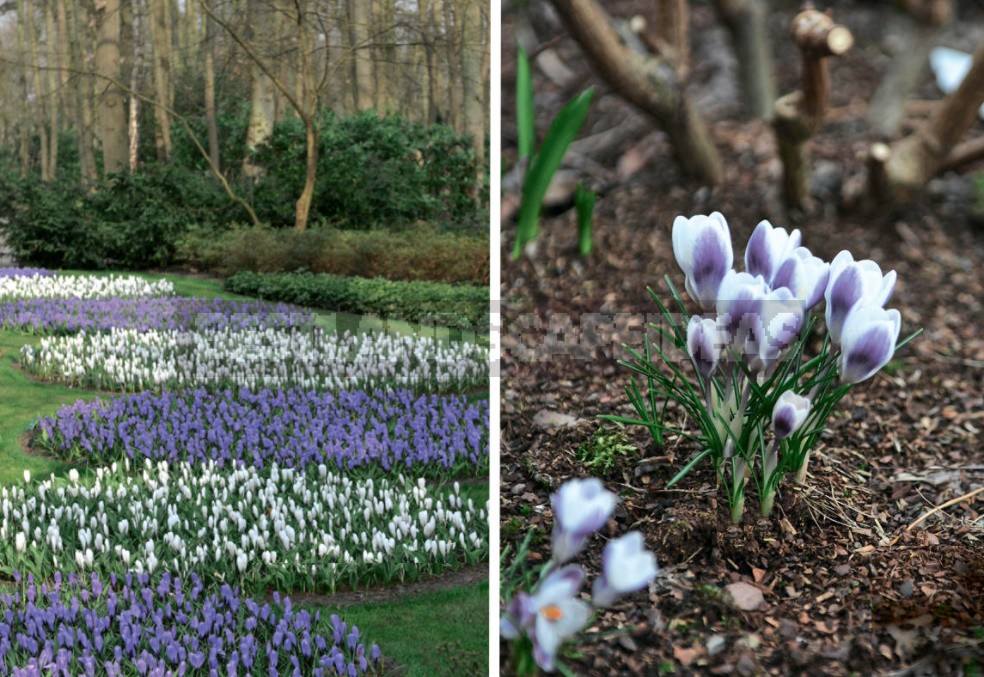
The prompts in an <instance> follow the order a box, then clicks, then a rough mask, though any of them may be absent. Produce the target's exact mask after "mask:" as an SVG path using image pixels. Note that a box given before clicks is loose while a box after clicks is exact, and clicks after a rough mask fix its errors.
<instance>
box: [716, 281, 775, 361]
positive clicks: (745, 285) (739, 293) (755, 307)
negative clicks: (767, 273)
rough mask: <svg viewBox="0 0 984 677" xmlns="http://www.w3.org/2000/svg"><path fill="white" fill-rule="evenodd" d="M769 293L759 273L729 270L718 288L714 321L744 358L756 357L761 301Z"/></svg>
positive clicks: (747, 359) (760, 319)
mask: <svg viewBox="0 0 984 677" xmlns="http://www.w3.org/2000/svg"><path fill="white" fill-rule="evenodd" d="M769 293H770V290H769V286H768V285H767V284H766V283H765V280H764V279H763V278H761V277H759V276H753V275H750V274H748V273H739V272H737V271H735V270H729V271H728V272H727V274H726V275H725V276H724V279H723V280H722V281H721V288H720V291H719V292H718V299H717V313H718V325H719V326H720V327H722V328H723V329H724V330H725V331H726V332H727V335H728V340H729V342H730V344H731V346H732V347H733V348H734V349H735V350H737V351H738V352H739V353H740V354H741V355H742V357H743V359H745V360H746V361H750V360H751V359H752V358H754V357H757V356H758V353H759V350H758V343H757V340H758V338H760V337H761V334H762V303H763V302H764V301H765V299H766V297H767V296H768V294H769Z"/></svg>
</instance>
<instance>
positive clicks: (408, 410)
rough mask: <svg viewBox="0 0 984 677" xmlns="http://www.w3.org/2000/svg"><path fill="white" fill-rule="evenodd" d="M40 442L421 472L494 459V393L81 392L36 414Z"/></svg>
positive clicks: (124, 452) (156, 454)
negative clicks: (49, 412) (91, 396)
mask: <svg viewBox="0 0 984 677" xmlns="http://www.w3.org/2000/svg"><path fill="white" fill-rule="evenodd" d="M37 430H38V434H37V435H36V436H35V443H36V444H37V445H38V446H40V447H41V448H43V449H45V450H46V451H48V452H50V453H52V454H54V455H56V456H60V457H62V458H68V459H71V460H84V461H86V462H88V463H110V462H112V461H116V460H123V459H124V458H129V459H131V460H142V459H143V458H149V459H152V460H155V461H156V460H165V461H168V462H169V463H172V464H173V463H177V462H188V463H198V462H206V461H210V460H211V461H216V462H218V463H219V464H220V465H225V464H236V465H238V464H246V465H252V466H255V467H258V468H259V467H263V466H264V465H266V464H267V463H271V462H276V463H277V464H278V465H280V466H281V467H294V468H304V467H306V466H308V465H309V464H313V465H319V464H325V465H328V466H329V467H337V468H339V469H353V468H356V467H362V466H370V465H376V466H380V467H382V468H383V469H384V470H387V471H388V470H390V469H395V470H398V471H406V470H409V469H414V470H416V471H419V472H422V473H424V474H432V473H434V472H435V471H436V472H445V471H450V472H452V473H458V472H465V473H471V474H474V473H476V472H479V471H480V470H483V469H486V468H487V467H488V455H489V414H488V402H487V401H484V400H483V401H480V402H475V403H472V402H469V401H468V399H466V398H464V397H459V396H453V395H452V396H438V395H415V394H413V393H411V392H410V391H408V390H395V391H377V392H372V393H367V392H363V391H355V392H341V393H338V394H332V393H325V392H320V393H319V392H312V391H308V390H301V389H289V390H262V391H260V392H251V391H249V390H247V389H245V388H242V389H239V390H238V391H233V390H224V391H222V392H217V393H210V392H207V391H205V390H201V389H197V390H188V391H181V392H164V393H159V394H154V393H150V392H144V393H139V394H136V395H130V396H126V397H120V398H117V399H111V400H97V401H93V402H84V401H79V402H76V403H75V404H72V405H66V406H63V407H62V408H61V409H60V410H59V411H58V412H57V413H56V414H55V415H54V416H45V417H43V418H41V419H40V420H39V422H38V428H37Z"/></svg>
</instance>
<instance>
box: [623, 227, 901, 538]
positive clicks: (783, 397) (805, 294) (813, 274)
mask: <svg viewBox="0 0 984 677" xmlns="http://www.w3.org/2000/svg"><path fill="white" fill-rule="evenodd" d="M673 253H674V255H675V256H676V260H677V262H678V263H679V265H680V268H682V269H683V273H684V288H685V289H686V290H687V293H688V295H689V296H690V297H691V298H692V299H693V300H694V301H695V302H696V303H697V304H698V305H699V306H700V310H701V313H702V314H701V315H691V314H690V313H689V312H688V310H687V306H686V304H685V303H684V301H683V299H682V298H681V296H680V294H679V293H678V292H677V289H676V287H675V286H674V284H673V282H672V280H671V279H670V277H669V276H666V283H667V286H668V287H669V290H670V294H671V295H672V298H673V303H672V307H671V305H668V304H666V303H664V302H663V301H661V300H660V298H659V296H658V295H657V294H656V293H655V292H653V290H651V289H650V290H649V293H650V295H651V296H652V298H653V300H654V301H655V302H656V303H657V304H658V305H659V308H660V311H661V313H662V319H663V321H662V323H660V324H658V325H656V324H654V325H652V326H653V328H654V329H655V330H656V331H657V332H658V335H659V340H658V341H656V342H653V341H651V340H650V339H649V337H647V339H646V344H645V347H644V350H643V351H637V350H634V349H632V348H630V349H629V351H630V352H631V354H632V355H633V358H634V359H633V360H632V361H631V362H625V363H624V364H626V366H628V367H629V368H631V369H632V370H634V371H635V372H637V373H638V374H640V375H642V376H643V377H644V378H645V380H646V384H647V385H648V388H649V392H648V393H647V394H645V395H644V394H643V391H642V389H641V388H640V387H639V383H638V382H637V380H636V379H635V377H633V379H632V383H631V385H630V386H629V387H628V388H627V389H626V390H627V393H628V395H629V399H630V401H631V403H632V405H633V407H634V408H635V410H636V413H637V415H638V416H637V417H636V418H628V417H617V416H612V417H608V418H611V419H613V420H618V421H620V422H623V423H634V424H640V425H644V426H646V427H647V428H648V429H649V430H650V431H651V432H652V434H653V437H654V438H655V440H656V442H657V443H659V444H661V443H662V442H663V435H664V433H665V432H667V431H670V432H674V433H680V434H683V435H684V436H686V437H690V438H692V439H695V440H697V441H698V442H699V443H700V445H701V447H702V451H701V452H700V453H698V454H697V455H696V456H695V457H694V458H693V459H691V461H690V462H689V463H687V465H686V466H685V467H684V468H683V469H682V470H681V471H680V473H678V474H677V476H676V477H675V478H674V479H673V480H672V481H671V485H672V484H674V483H676V482H677V481H679V480H680V479H681V478H682V477H683V476H684V475H686V473H687V472H689V471H690V470H691V469H692V468H693V467H695V466H696V465H697V464H698V463H699V462H701V461H702V460H704V459H705V458H706V459H709V460H710V462H711V463H712V464H713V466H714V469H715V470H716V472H717V475H718V478H719V480H720V481H721V483H722V484H723V485H724V486H725V488H726V491H727V494H728V503H729V506H730V511H731V518H732V520H733V521H734V522H736V523H737V522H739V521H740V520H741V517H742V513H743V511H744V505H745V488H746V486H747V485H748V483H749V481H750V480H751V481H752V482H753V483H754V484H755V485H756V487H757V489H758V498H759V504H760V507H761V512H762V514H763V515H768V514H769V513H770V512H771V511H772V508H773V505H774V504H775V496H776V492H777V490H778V487H779V483H780V481H781V479H782V478H783V477H784V476H785V475H787V474H794V475H795V477H796V481H797V482H803V481H804V479H805V477H806V472H807V462H808V460H809V454H810V450H811V449H812V448H813V447H814V445H815V444H816V442H817V441H818V439H819V437H820V434H821V432H822V431H823V427H824V423H825V422H826V420H827V418H828V416H829V415H830V413H831V411H833V409H834V407H835V406H836V405H837V403H838V402H839V401H840V400H841V398H843V397H844V395H846V394H847V392H848V391H849V390H850V389H851V387H852V386H854V385H856V384H858V383H861V382H862V381H865V380H867V379H869V378H871V376H873V375H874V374H875V373H876V372H878V371H879V370H880V369H881V368H882V367H883V366H885V364H887V363H888V361H889V360H890V359H891V358H892V356H893V355H894V353H895V351H896V350H897V349H898V348H899V347H901V346H902V345H904V344H905V343H907V342H908V341H909V340H911V339H912V338H914V336H915V334H913V335H912V336H910V337H909V338H908V339H906V340H905V341H903V342H902V343H898V338H899V331H900V328H901V316H900V315H899V311H897V310H894V309H891V310H886V308H885V306H886V304H887V303H888V301H889V300H890V299H891V296H892V292H893V291H894V289H895V283H896V275H895V271H889V272H888V273H884V274H883V273H882V270H881V268H880V267H879V265H878V264H877V263H875V262H874V261H870V260H859V261H856V260H855V259H854V257H853V255H852V254H851V253H850V252H848V251H842V252H840V253H839V254H838V255H837V256H836V257H834V259H833V261H831V262H829V263H828V262H826V261H824V260H822V259H820V258H819V257H817V256H814V255H813V254H812V253H811V252H810V250H809V249H807V248H806V247H803V246H802V245H801V234H800V231H799V230H793V231H792V232H788V231H787V230H786V229H785V228H776V227H773V226H772V224H770V223H769V222H768V221H762V222H761V223H759V224H758V226H757V227H756V228H755V231H754V232H753V233H752V236H751V238H749V241H748V245H747V247H746V248H745V260H744V263H745V270H744V271H737V270H735V269H734V268H733V265H734V252H733V249H732V244H731V232H730V229H729V228H728V223H727V221H726V220H725V218H724V216H722V215H721V214H720V213H718V212H714V213H713V214H711V215H710V216H704V215H697V216H693V217H691V218H685V217H682V216H678V217H677V218H676V220H675V221H674V222H673ZM821 301H823V302H824V305H825V309H824V312H823V314H822V315H821V313H820V311H819V306H820V302H821ZM821 318H822V319H823V321H824V324H825V325H826V331H825V332H822V333H823V338H822V341H821V340H820V339H819V338H818V337H817V334H818V332H819V322H820V320H821ZM815 330H816V331H815ZM917 333H918V332H917ZM814 339H816V340H815V341H814ZM816 342H819V343H820V348H819V350H818V351H815V353H814V354H811V351H809V350H808V348H809V346H810V344H811V343H816ZM657 358H658V359H657ZM657 362H662V367H659V366H657ZM687 363H689V364H690V366H691V367H692V369H691V368H688V367H687V366H686V364H687ZM673 401H675V402H677V403H678V404H679V405H680V407H682V409H683V412H684V413H686V415H687V419H686V420H689V421H693V422H695V423H696V425H698V426H699V428H700V430H699V431H696V432H695V431H691V430H679V429H676V428H674V427H673V426H672V425H671V424H669V423H668V422H667V419H666V414H667V411H666V406H667V403H669V402H673Z"/></svg>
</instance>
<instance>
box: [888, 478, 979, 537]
mask: <svg viewBox="0 0 984 677" xmlns="http://www.w3.org/2000/svg"><path fill="white" fill-rule="evenodd" d="M982 491H984V487H977V488H976V489H974V490H973V491H968V492H967V493H966V494H964V495H963V496H957V497H956V498H951V499H950V500H949V501H947V502H946V503H940V504H939V505H938V506H936V507H935V508H933V509H932V510H929V511H927V512H926V513H924V514H923V516H922V517H920V518H919V519H917V520H916V521H915V522H912V523H911V524H910V525H909V526H907V527H906V528H905V530H906V531H912V530H913V529H914V528H916V527H917V526H919V525H920V524H922V522H923V521H924V520H925V519H926V518H927V517H930V516H931V515H935V514H936V513H938V512H939V511H940V510H944V509H946V508H949V507H950V506H951V505H956V504H957V503H960V502H961V501H965V500H967V499H970V498H973V497H974V496H976V495H977V494H979V493H981V492H982Z"/></svg>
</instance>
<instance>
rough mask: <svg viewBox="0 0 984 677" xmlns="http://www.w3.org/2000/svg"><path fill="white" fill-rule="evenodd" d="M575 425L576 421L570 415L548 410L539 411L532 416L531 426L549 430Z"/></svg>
mask: <svg viewBox="0 0 984 677" xmlns="http://www.w3.org/2000/svg"><path fill="white" fill-rule="evenodd" d="M575 423H577V419H576V418H574V417H573V416H571V415H570V414H565V413H563V412H559V411H550V410H548V409H541V410H540V411H538V412H536V415H535V416H533V424H534V425H536V426H538V427H540V428H543V429H544V430H549V429H550V428H564V427H567V426H569V425H574V424H575Z"/></svg>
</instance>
